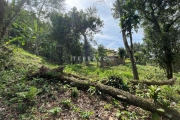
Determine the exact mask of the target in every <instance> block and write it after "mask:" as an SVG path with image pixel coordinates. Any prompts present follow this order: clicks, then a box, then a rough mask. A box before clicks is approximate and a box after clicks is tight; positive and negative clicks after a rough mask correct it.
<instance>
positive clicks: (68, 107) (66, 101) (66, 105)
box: [61, 99, 71, 109]
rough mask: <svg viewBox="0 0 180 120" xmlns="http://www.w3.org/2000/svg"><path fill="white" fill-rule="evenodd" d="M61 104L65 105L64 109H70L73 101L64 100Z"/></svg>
mask: <svg viewBox="0 0 180 120" xmlns="http://www.w3.org/2000/svg"><path fill="white" fill-rule="evenodd" d="M61 103H62V105H63V107H64V108H66V109H70V107H71V100H69V99H67V100H62V101H61Z"/></svg>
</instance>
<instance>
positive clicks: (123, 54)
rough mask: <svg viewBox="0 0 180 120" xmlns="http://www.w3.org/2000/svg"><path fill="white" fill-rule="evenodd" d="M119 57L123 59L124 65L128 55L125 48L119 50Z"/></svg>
mask: <svg viewBox="0 0 180 120" xmlns="http://www.w3.org/2000/svg"><path fill="white" fill-rule="evenodd" d="M118 55H119V57H120V59H121V61H122V62H123V64H124V63H125V55H126V51H125V49H124V48H123V47H120V48H118Z"/></svg>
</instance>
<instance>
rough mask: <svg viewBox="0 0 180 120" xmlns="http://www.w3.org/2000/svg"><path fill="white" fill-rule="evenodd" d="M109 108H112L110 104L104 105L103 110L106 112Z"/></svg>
mask: <svg viewBox="0 0 180 120" xmlns="http://www.w3.org/2000/svg"><path fill="white" fill-rule="evenodd" d="M110 108H112V104H106V105H105V106H104V109H105V110H108V109H110Z"/></svg>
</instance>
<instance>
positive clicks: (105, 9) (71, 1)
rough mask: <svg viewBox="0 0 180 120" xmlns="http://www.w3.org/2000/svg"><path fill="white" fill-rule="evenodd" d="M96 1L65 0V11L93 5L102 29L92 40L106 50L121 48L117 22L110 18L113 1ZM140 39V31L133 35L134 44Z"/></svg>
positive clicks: (141, 35) (120, 36) (121, 43)
mask: <svg viewBox="0 0 180 120" xmlns="http://www.w3.org/2000/svg"><path fill="white" fill-rule="evenodd" d="M98 1H100V0H66V1H65V4H66V11H69V10H70V9H71V8H72V7H74V6H76V7H77V8H78V10H79V9H85V8H88V7H90V6H92V5H95V6H96V7H97V9H98V13H99V15H100V17H101V19H102V20H103V21H104V27H103V28H102V29H101V30H102V32H103V35H101V34H96V35H95V38H94V39H95V40H98V41H97V43H98V44H103V45H104V46H105V47H107V48H111V49H117V48H118V47H123V46H124V44H123V40H122V35H121V33H120V27H119V20H115V19H114V18H113V17H112V11H111V8H112V7H113V3H114V1H115V0H104V2H98ZM142 37H143V34H142V30H141V32H139V33H136V34H133V40H134V42H142Z"/></svg>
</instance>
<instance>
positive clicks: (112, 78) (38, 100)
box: [0, 46, 180, 119]
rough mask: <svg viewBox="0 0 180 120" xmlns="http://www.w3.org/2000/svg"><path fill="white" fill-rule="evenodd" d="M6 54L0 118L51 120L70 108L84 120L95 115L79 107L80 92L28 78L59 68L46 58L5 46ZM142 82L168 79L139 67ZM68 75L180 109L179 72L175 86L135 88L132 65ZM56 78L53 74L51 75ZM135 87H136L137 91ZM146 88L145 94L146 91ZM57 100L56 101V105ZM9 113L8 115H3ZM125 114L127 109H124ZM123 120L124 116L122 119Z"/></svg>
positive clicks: (0, 69)
mask: <svg viewBox="0 0 180 120" xmlns="http://www.w3.org/2000/svg"><path fill="white" fill-rule="evenodd" d="M6 48H7V50H5V51H6V52H4V51H3V53H4V55H3V54H1V55H0V63H1V66H0V119H13V118H15V119H37V116H36V114H42V115H43V116H41V117H39V119H51V118H54V117H58V116H60V114H61V113H62V112H64V109H71V110H73V111H74V112H77V113H78V114H79V116H80V117H81V118H82V119H89V118H90V116H91V115H93V114H95V113H94V112H93V111H91V110H83V108H80V107H78V106H76V105H75V104H76V102H77V101H78V99H80V95H81V94H80V90H78V88H75V87H72V88H71V86H70V85H67V84H65V85H64V84H62V83H61V82H60V81H58V80H54V79H52V80H49V79H44V78H33V79H30V80H29V79H28V78H27V77H26V75H28V74H32V73H33V72H35V71H37V70H38V69H39V68H40V67H41V66H42V65H44V66H46V67H48V68H55V67H57V65H52V64H50V63H47V62H46V61H45V60H43V58H41V57H38V56H36V55H32V54H30V53H28V52H26V51H24V50H23V49H20V48H16V47H13V46H8V47H6ZM137 68H138V72H139V76H140V80H157V81H160V80H165V79H166V76H165V73H164V71H163V70H162V69H160V68H158V67H155V66H149V65H147V66H143V65H137ZM64 71H65V72H67V73H72V74H76V75H79V76H81V77H83V76H84V77H88V78H90V79H93V80H95V81H99V82H102V83H104V84H106V85H110V86H113V87H116V88H119V89H123V90H126V91H130V92H132V91H133V92H134V91H135V93H133V94H136V95H138V96H141V97H144V98H153V99H155V101H161V102H162V103H164V104H166V105H168V106H170V107H172V106H171V103H172V102H175V104H176V105H175V106H173V107H175V108H176V109H179V108H180V107H179V106H180V101H179V99H180V96H179V93H180V87H179V83H180V81H179V78H180V74H179V73H174V75H175V77H177V78H178V80H177V82H176V84H175V85H173V86H168V85H167V86H162V87H161V86H152V87H151V88H150V87H147V86H142V85H141V84H138V85H136V86H132V85H131V84H129V80H132V79H133V75H132V71H131V64H130V63H126V64H125V65H119V66H114V67H106V68H99V67H97V66H96V64H94V65H91V66H84V65H83V64H74V65H66V67H65V70H64ZM51 75H54V74H51ZM134 87H135V88H136V89H135V90H134ZM142 89H145V90H146V92H143V91H142ZM97 92H99V91H97V90H96V88H95V87H93V86H91V87H90V88H89V90H88V91H87V93H88V94H89V97H92V96H93V95H99V94H96V93H97ZM67 93H69V96H70V97H69V98H68V99H60V98H61V97H62V95H63V96H64V95H66V94H67ZM54 101H56V102H54ZM117 105H118V106H119V103H118V102H117V101H116V100H115V99H112V104H106V105H104V106H103V108H104V109H105V110H111V109H113V108H114V107H116V106H117ZM5 110H6V112H4V111H5ZM124 111H125V110H124ZM121 115H124V116H126V117H128V118H130V117H132V116H133V117H132V118H133V119H134V118H136V114H135V113H133V114H130V113H129V112H128V111H126V112H121V113H119V112H118V114H117V116H118V117H119V116H121ZM121 118H123V116H121Z"/></svg>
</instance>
